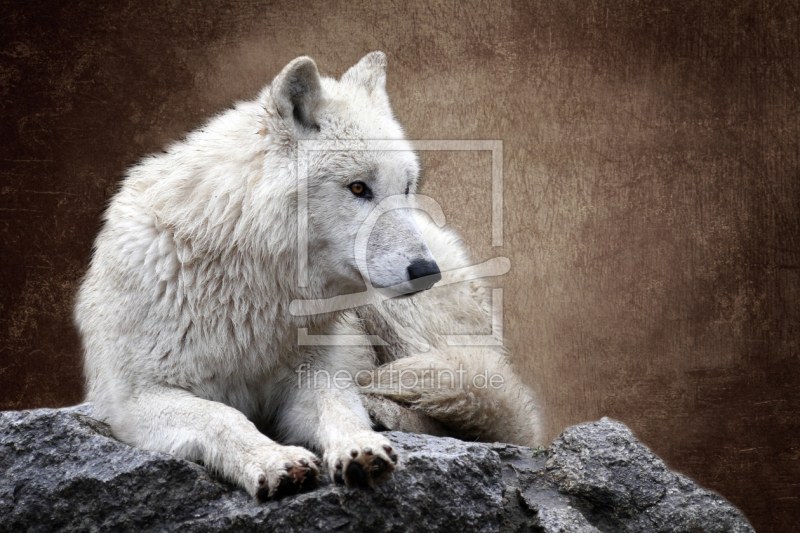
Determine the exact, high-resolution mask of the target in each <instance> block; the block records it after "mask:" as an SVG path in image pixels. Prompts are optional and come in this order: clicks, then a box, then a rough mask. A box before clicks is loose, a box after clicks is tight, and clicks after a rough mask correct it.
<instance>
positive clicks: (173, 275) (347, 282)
mask: <svg viewBox="0 0 800 533" xmlns="http://www.w3.org/2000/svg"><path fill="white" fill-rule="evenodd" d="M385 61H386V59H385V56H384V55H383V54H382V53H380V52H374V53H372V54H369V55H367V56H365V57H364V58H363V59H362V60H361V61H360V62H359V63H358V64H356V65H355V66H353V67H352V68H351V69H350V70H348V71H347V72H346V73H345V74H344V75H343V76H342V78H341V79H340V80H339V81H336V80H333V79H329V78H321V77H320V76H319V74H318V71H317V67H316V64H315V63H314V62H313V61H312V60H311V59H309V58H307V57H301V58H297V59H295V60H294V61H292V62H291V63H289V64H288V65H287V66H286V67H285V68H284V69H283V70H282V71H281V73H280V74H279V75H278V76H277V77H276V78H275V79H274V80H273V82H272V83H271V84H270V85H269V86H268V87H266V88H265V89H264V90H263V91H262V93H261V94H260V96H259V97H258V98H257V99H256V100H253V101H250V102H244V103H240V104H238V105H237V106H236V107H234V108H233V109H231V110H230V111H228V112H226V113H224V114H222V115H220V116H218V117H216V118H215V119H213V120H211V121H210V122H209V123H207V124H206V125H205V126H203V127H202V128H200V129H199V130H197V131H195V132H193V133H192V134H190V135H189V136H188V137H187V138H186V139H185V140H183V141H181V142H179V143H176V144H174V145H173V146H171V147H170V148H169V149H168V150H167V151H166V152H164V153H162V154H159V155H154V156H151V157H149V158H147V159H145V160H144V161H143V162H141V163H140V164H138V165H137V166H135V167H133V168H132V169H131V170H130V171H129V173H128V175H127V176H126V178H125V180H124V181H123V183H122V186H121V189H120V191H119V192H118V193H117V194H116V195H115V197H114V198H113V200H112V202H111V204H110V206H109V208H108V210H107V211H106V214H105V223H104V226H103V229H102V231H101V232H100V235H99V236H98V238H97V241H96V243H95V250H94V255H93V258H92V262H91V265H90V268H89V270H88V272H87V275H86V278H85V280H84V281H83V284H82V285H81V288H80V290H79V294H78V300H77V304H76V312H75V316H76V323H77V326H78V329H79V331H80V333H81V337H82V341H83V348H84V353H85V365H84V366H85V369H84V370H85V375H86V380H87V400H89V401H93V402H95V404H96V405H97V407H98V409H99V412H100V414H101V416H102V418H104V419H105V420H106V421H107V422H108V423H109V424H110V426H111V428H112V430H113V431H114V433H115V435H116V436H117V437H119V438H120V439H121V440H123V441H126V442H129V443H131V444H133V445H135V446H139V447H142V448H145V449H151V450H158V451H163V452H167V453H171V454H173V455H176V456H179V457H183V458H187V459H194V460H201V461H203V463H204V464H205V465H207V466H208V467H209V468H212V469H214V470H216V471H219V472H220V473H222V474H223V475H224V476H225V477H227V478H229V479H231V480H232V481H234V482H235V483H237V484H239V485H241V486H242V487H244V488H245V489H246V490H247V491H248V492H249V493H250V494H251V495H253V496H255V497H257V498H259V499H265V498H267V497H271V496H280V495H284V494H291V493H294V492H297V491H299V490H303V489H305V488H308V487H310V486H313V485H314V482H315V479H316V477H317V476H318V474H319V468H320V466H321V463H320V461H319V460H318V459H317V457H316V456H315V455H314V454H313V453H312V452H311V451H309V450H308V449H306V448H304V447H300V446H289V445H283V444H278V443H277V442H276V441H275V440H272V439H271V438H269V437H267V436H266V435H265V433H268V434H270V435H272V436H273V437H275V438H277V439H279V440H281V441H282V442H284V443H287V444H297V445H302V446H305V447H308V448H312V449H314V450H317V451H320V452H322V453H323V457H324V461H325V463H326V466H327V468H328V469H329V473H330V474H331V476H332V477H333V478H334V479H335V480H337V481H339V482H345V483H347V484H358V485H371V484H373V483H374V482H381V481H383V480H385V479H386V478H387V477H388V476H389V475H390V474H391V472H392V471H393V470H394V468H395V466H396V465H397V463H398V457H397V455H396V453H395V451H394V450H393V448H392V446H391V443H390V442H389V441H388V440H387V439H386V438H385V437H384V436H383V435H381V434H380V433H377V432H375V431H373V429H372V423H371V421H370V418H369V415H368V411H367V409H365V407H364V401H366V403H367V404H368V405H369V406H370V407H371V408H372V409H373V410H375V416H376V417H377V418H379V419H383V421H384V423H385V424H393V425H395V426H397V427H399V428H405V429H415V428H416V429H423V430H424V429H426V428H427V429H430V430H431V431H434V430H435V425H434V423H433V422H432V421H431V420H429V419H426V418H425V417H424V416H419V415H418V414H416V412H414V411H412V410H410V409H407V408H404V407H400V406H398V405H397V404H394V403H391V401H387V400H385V399H384V398H392V397H393V396H392V394H393V393H392V387H391V385H392V384H391V383H383V384H382V382H381V380H380V379H378V378H377V377H376V379H373V380H369V379H366V377H367V376H366V374H364V375H362V377H364V379H365V380H366V381H372V382H373V383H374V386H373V387H372V389H371V392H372V393H374V394H369V395H363V394H361V393H360V392H359V390H358V388H357V387H356V385H355V383H354V382H353V380H352V378H348V377H347V376H355V375H356V374H357V373H358V372H359V371H363V370H365V369H370V368H372V367H373V357H372V353H371V351H370V349H369V348H368V347H367V348H359V347H336V346H331V347H313V348H305V349H304V348H302V347H300V346H298V342H297V338H296V336H297V331H298V328H307V329H308V331H310V332H312V333H318V334H320V333H336V332H341V331H343V330H353V331H356V332H360V333H363V332H365V330H364V329H363V327H362V323H363V324H364V326H366V331H367V332H369V331H370V330H374V331H375V332H379V333H380V334H386V335H389V334H390V333H391V328H390V327H388V326H386V325H385V324H381V323H380V322H379V320H377V319H376V320H371V319H370V316H369V311H366V310H364V311H362V312H363V313H364V316H363V317H362V318H361V319H355V318H353V315H352V314H350V315H343V314H342V313H340V312H330V313H321V314H311V315H297V316H295V315H292V313H290V312H289V309H290V305H291V303H292V302H293V301H295V300H316V299H324V298H330V297H333V296H336V295H338V294H340V293H347V292H351V293H352V292H356V291H359V290H361V289H363V286H364V283H365V282H369V283H371V284H372V285H373V286H375V287H393V289H395V290H397V291H400V292H404V293H414V292H418V291H421V290H424V289H428V288H430V287H431V286H432V285H433V284H434V283H435V282H436V281H438V280H439V279H440V277H441V274H440V270H439V267H438V266H437V263H436V260H442V261H444V262H445V263H446V264H447V265H448V267H450V266H452V265H451V263H453V261H455V262H456V263H458V261H462V259H461V258H460V256H459V254H460V252H459V250H460V248H457V247H456V248H454V250H455V252H454V253H449V252H447V250H446V247H447V243H446V242H439V241H441V240H442V238H445V240H446V237H447V234H446V233H445V232H443V231H442V230H439V229H438V228H436V227H435V226H432V225H431V224H430V223H429V222H425V221H422V224H421V222H420V220H421V219H420V218H419V217H417V216H415V215H414V214H413V213H412V212H411V211H409V210H393V211H391V212H387V213H386V214H384V215H383V216H381V217H380V219H379V220H378V222H377V224H375V227H374V230H373V231H372V233H371V236H370V238H369V242H368V245H367V248H366V251H365V255H366V259H367V261H366V263H367V264H366V268H364V267H363V266H359V265H358V264H357V261H356V259H355V245H356V236H357V234H358V232H359V228H360V227H361V225H362V223H363V222H364V220H366V219H367V217H368V215H369V213H370V212H371V211H372V209H373V207H374V206H375V205H376V204H378V203H379V202H380V201H382V200H383V199H385V198H387V197H392V196H400V197H404V196H410V197H413V194H412V193H413V192H414V191H415V190H416V187H417V181H418V174H419V165H418V162H417V159H416V156H415V154H414V153H413V151H412V150H411V147H410V145H409V144H408V143H407V141H405V140H404V136H403V132H402V129H401V127H400V126H399V125H398V123H397V122H396V121H395V119H394V117H393V115H392V111H391V109H390V107H389V102H388V97H387V95H386V92H385ZM365 139H366V140H365ZM376 139H378V140H384V141H385V140H389V141H391V142H393V143H394V145H393V146H394V149H392V150H380V149H373V148H374V146H373V145H374V142H375V141H372V140H376ZM306 140H323V141H337V140H355V141H357V142H359V143H361V144H360V146H363V148H364V149H363V150H356V151H354V150H352V149H350V150H343V151H317V152H311V153H310V154H309V156H308V158H307V160H306V161H307V166H306V167H304V168H303V171H302V172H299V171H298V168H299V165H298V144H299V143H300V142H301V141H306ZM398 148H399V149H398ZM301 190H302V191H307V197H303V202H305V203H306V205H307V210H308V216H307V217H306V218H305V219H304V218H303V217H298V204H299V203H300V202H299V200H298V199H299V198H300V197H301V192H300V191H301ZM429 226H430V228H428V227H429ZM421 227H425V228H428V229H429V230H430V231H429V233H430V234H431V235H432V236H433V238H434V240H435V241H436V245H437V246H438V247H439V248H437V250H438V252H437V254H436V259H434V254H433V253H432V252H431V249H429V247H428V245H427V244H426V242H425V239H424V238H423V230H422V229H421ZM299 234H303V235H306V238H307V250H308V263H307V265H308V266H307V271H306V272H305V273H304V274H305V277H306V278H307V283H305V284H302V286H301V284H299V283H298V282H297V280H298V270H299V268H300V263H299V260H298V257H299V253H300V252H301V250H299V248H298V242H299V240H298V235H299ZM437 236H439V237H437ZM437 239H438V240H437ZM442 246H444V247H445V248H444V249H443V248H442ZM454 246H455V245H454ZM440 256H441V257H440ZM451 256H453V257H451ZM453 264H455V263H453ZM461 285H463V284H461ZM454 287H455V286H454ZM451 290H458V289H451ZM470 290H472V291H473V292H474V297H473V299H474V298H477V300H476V302H477V303H476V305H477V307H478V308H481V309H482V310H483V311H481V312H485V308H486V305H485V302H483V301H482V300H481V299H482V298H483V292H482V291H481V290H480V288H479V287H478V286H477V285H473V286H472V289H470ZM462 292H464V291H463V290H462ZM419 296H422V298H420V297H419ZM470 297H472V296H470ZM415 302H417V303H418V304H419V305H420V307H419V308H416V307H415V306H416V305H417V303H415ZM399 305H400V306H401V307H402V306H405V308H406V311H405V314H406V315H409V316H410V315H411V314H414V313H417V314H421V315H424V317H427V316H428V315H430V316H436V313H437V310H436V309H435V308H434V309H431V308H430V306H431V305H433V306H434V307H435V306H436V305H438V304H437V303H436V300H435V298H434V297H433V296H431V297H430V298H427V299H426V298H425V296H424V295H418V296H415V297H412V298H410V299H405V300H404V301H403V302H400V303H399ZM393 312H398V311H397V309H395V310H393ZM400 313H401V314H403V311H402V309H400ZM467 314H469V313H467ZM379 315H380V314H376V317H379ZM442 316H445V317H449V318H447V320H457V319H459V318H460V316H461V315H460V314H459V313H458V312H454V308H453V307H450V308H447V309H445V312H444V314H443V315H442ZM475 316H478V315H475ZM481 316H482V315H481ZM422 319H425V318H422ZM422 330H423V331H422V334H423V335H425V334H428V333H429V332H427V331H425V327H424V326H422ZM432 345H434V349H433V350H431V351H430V352H429V353H428V355H423V356H420V355H418V356H416V357H417V359H419V358H427V359H425V361H421V363H423V362H424V363H425V365H426V367H427V366H428V359H430V358H431V357H434V355H431V354H442V358H441V359H442V361H443V362H442V364H443V365H447V364H451V363H454V362H455V363H456V364H457V363H458V361H456V359H453V357H456V358H458V357H461V355H464V354H467V351H466V350H464V351H462V352H459V353H458V355H456V356H453V355H452V353H453V352H452V351H448V350H439V349H437V347H440V346H439V343H436V342H433V343H432ZM478 352H479V353H478V359H476V360H470V363H469V364H470V365H472V366H471V367H470V368H475V365H482V364H483V363H484V360H483V359H481V357H484V358H485V359H487V360H488V361H490V364H492V365H493V366H492V368H497V369H498V370H502V369H501V366H502V364H501V363H499V362H498V360H497V359H496V358H494V355H496V354H495V353H493V352H492V353H489V355H488V356H487V355H486V354H487V353H488V352H486V351H485V350H478ZM413 353H414V352H413V348H411V347H409V346H406V345H403V344H400V345H398V347H397V349H396V351H395V353H393V355H392V357H397V356H405V355H412V354H413ZM384 355H385V354H384ZM501 355H502V354H501ZM388 360H389V359H388V358H387V357H384V362H387V361H388ZM409 360H410V361H414V358H410V359H409ZM459 361H460V359H459ZM304 365H305V368H308V369H309V370H310V371H313V372H325V373H327V374H329V375H332V376H337V383H336V385H337V386H315V387H308V386H300V385H301V384H300V383H299V382H298V379H297V376H298V372H297V369H298V368H303V367H304ZM511 379H512V381H513V375H511ZM427 385H430V383H427ZM425 386H426V384H425V383H423V384H419V386H417V387H416V388H411V387H409V388H408V389H405V388H404V389H403V393H404V394H408V391H410V390H413V391H416V392H415V393H414V394H416V397H415V398H409V397H403V396H397V397H396V398H395V399H398V400H400V401H403V402H406V403H407V404H413V403H414V402H416V404H415V405H412V407H417V408H419V409H421V410H422V411H424V412H426V413H428V414H431V415H433V416H438V417H439V418H440V419H441V420H442V421H443V422H445V423H449V424H451V425H452V427H455V428H456V432H457V433H458V428H459V427H463V428H464V433H465V434H473V433H474V434H476V435H479V436H481V435H482V436H487V435H489V436H491V435H499V436H505V435H510V436H511V437H512V438H513V439H515V440H518V441H526V442H520V443H523V444H528V443H529V442H527V440H530V438H532V435H528V434H527V433H526V432H525V431H523V432H522V433H525V435H524V436H523V437H519V438H516V437H515V436H514V435H511V434H510V433H508V432H505V433H504V432H502V431H499V432H495V431H494V429H493V428H495V427H496V426H498V424H497V422H496V421H495V422H493V423H492V424H488V423H486V424H485V425H484V423H485V422H486V421H482V420H481V419H480V417H479V416H477V415H475V412H474V410H473V411H469V412H467V410H468V408H473V409H474V407H475V406H476V405H478V404H481V402H477V403H476V402H474V401H472V400H473V399H474V397H475V396H474V394H473V396H472V397H470V396H469V391H465V390H464V389H463V388H460V387H459V386H458V385H457V384H454V383H446V384H445V386H444V389H443V390H450V391H451V393H449V396H447V397H444V396H442V393H439V396H435V395H433V394H430V393H428V394H427V395H426V393H425V390H430V389H431V387H428V388H427V389H426V388H425ZM520 391H522V392H520ZM505 394H506V395H505V396H502V394H501V395H500V396H499V398H502V399H501V400H499V403H498V401H494V400H493V401H494V404H497V405H500V406H501V409H505V408H509V406H508V405H506V404H508V403H509V402H511V403H513V402H514V401H515V400H516V399H518V398H519V397H520V394H522V400H523V401H522V403H523V404H525V405H528V404H531V405H532V403H531V402H532V400H531V398H532V397H530V396H527V392H526V391H524V388H523V387H522V386H521V385H519V386H518V387H517V384H516V382H514V383H513V384H512V387H511V388H510V389H508V390H507V391H506V393H505ZM459 395H460V396H459ZM437 397H438V398H439V399H442V400H443V401H442V402H441V403H440V404H439V406H438V410H437V407H436V406H434V405H433V403H434V402H435V400H436V398H437ZM448 398H450V399H448ZM464 398H466V399H467V402H466V403H464V401H463V399H464ZM450 400H452V401H450ZM458 401H462V404H464V408H463V410H462V411H463V412H462V414H461V415H458V416H453V414H454V412H455V411H456V410H457V409H455V406H456V403H457V402H458ZM470 402H472V403H470ZM490 403H491V402H490ZM468 404H469V405H468ZM494 404H493V405H494ZM501 404H502V405H501ZM481 405H483V406H484V407H487V402H483V404H481ZM451 407H452V408H451ZM518 411H519V409H517V410H515V409H514V408H512V409H511V411H509V412H510V413H512V415H511V416H512V417H517V416H518V415H517V414H515V413H517V412H518ZM520 413H521V414H520V415H519V418H520V419H524V418H525V417H526V416H527V414H529V411H528V410H527V408H526V409H525V410H524V412H521V411H520ZM534 414H535V413H534ZM459 424H460V425H459ZM512 425H514V424H513V423H512ZM518 425H519V426H520V427H535V425H536V422H535V419H531V421H530V422H529V421H523V422H519V424H518ZM479 428H482V429H479ZM506 440H510V439H506Z"/></svg>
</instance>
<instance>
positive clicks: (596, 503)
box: [0, 404, 753, 533]
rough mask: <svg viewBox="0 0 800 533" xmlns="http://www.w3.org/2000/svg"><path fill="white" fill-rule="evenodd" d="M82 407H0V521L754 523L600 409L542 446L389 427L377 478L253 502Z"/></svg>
mask: <svg viewBox="0 0 800 533" xmlns="http://www.w3.org/2000/svg"><path fill="white" fill-rule="evenodd" d="M91 414H92V408H91V405H89V404H84V405H80V406H77V407H72V408H67V409H38V410H34V411H9V412H4V413H0V531H42V532H44V531H56V530H57V531H137V532H138V531H192V532H194V531H237V532H239V531H256V530H258V531H393V532H394V531H396V532H401V531H409V532H411V531H413V532H417V531H442V530H447V531H451V532H458V533H466V532H472V531H486V532H490V531H514V532H517V531H519V532H523V531H531V532H547V533H550V532H553V533H554V532H603V533H605V532H612V531H613V532H618V531H620V532H622V531H631V532H633V531H637V532H638V531H659V532H661V531H663V532H667V531H669V532H687V533H689V532H701V531H702V532H723V531H726V532H746V531H753V530H752V528H751V527H750V525H749V524H748V523H747V520H746V519H745V518H744V517H743V516H742V514H741V513H740V512H739V511H738V510H737V509H736V508H735V507H733V506H732V505H730V504H729V503H728V502H726V501H725V500H723V499H722V498H721V497H720V496H718V495H716V494H714V493H712V492H709V491H706V490H703V489H701V488H699V487H698V486H697V485H696V484H695V483H694V482H692V481H691V480H689V479H688V478H686V477H684V476H681V475H680V474H675V473H673V472H671V471H670V470H669V469H668V468H667V467H666V466H665V465H664V463H663V462H662V461H661V460H660V459H659V458H658V457H656V456H655V455H653V454H652V453H651V452H650V451H649V450H648V449H647V448H645V447H644V446H643V445H642V444H641V443H639V442H638V441H637V440H636V438H635V437H634V436H633V434H632V433H631V432H630V430H629V429H628V428H626V427H625V426H624V425H622V424H620V423H618V422H614V421H612V420H608V419H605V418H604V419H603V420H601V421H599V422H593V423H588V424H581V425H578V426H574V427H571V428H569V429H567V430H566V431H565V432H564V433H562V434H561V436H560V437H558V438H557V439H556V441H555V442H554V443H553V445H552V446H551V448H550V450H548V451H544V452H536V451H534V450H531V449H529V448H524V447H519V446H512V445H509V444H478V443H468V442H461V441H458V440H454V439H447V438H435V437H427V436H418V435H408V434H403V433H389V434H388V436H389V438H390V439H391V440H392V441H393V442H394V443H395V444H396V446H397V448H398V451H399V452H400V453H401V457H402V466H401V468H400V469H399V470H398V471H397V472H395V475H394V479H393V480H392V481H390V482H389V483H387V484H385V485H383V486H381V487H379V488H377V489H375V490H361V489H348V488H345V487H339V486H335V485H333V484H332V483H331V482H330V480H327V479H323V480H322V482H321V486H320V488H319V489H317V490H315V491H312V492H308V493H305V494H300V495H297V496H292V497H288V498H285V499H283V500H280V501H273V502H268V503H266V504H261V505H259V504H257V503H255V502H254V501H252V500H251V499H250V497H249V496H248V495H247V494H246V493H245V492H244V491H243V490H241V489H238V488H236V487H233V486H231V485H229V484H228V483H226V482H224V481H222V480H219V479H217V478H216V477H215V476H213V475H211V474H209V473H208V472H207V471H206V470H205V469H204V468H203V467H201V466H199V465H197V464H194V463H191V462H188V461H183V460H180V459H175V458H173V457H171V456H169V455H165V454H162V453H155V452H146V451H142V450H137V449H135V448H131V447H130V446H127V445H125V444H122V443H120V442H119V441H117V440H115V439H114V438H112V437H111V435H110V433H109V431H108V428H107V427H106V426H105V425H104V424H102V423H100V422H97V421H96V420H94V419H93V418H91Z"/></svg>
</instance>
